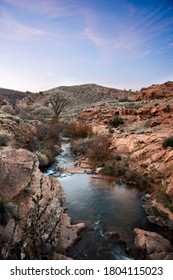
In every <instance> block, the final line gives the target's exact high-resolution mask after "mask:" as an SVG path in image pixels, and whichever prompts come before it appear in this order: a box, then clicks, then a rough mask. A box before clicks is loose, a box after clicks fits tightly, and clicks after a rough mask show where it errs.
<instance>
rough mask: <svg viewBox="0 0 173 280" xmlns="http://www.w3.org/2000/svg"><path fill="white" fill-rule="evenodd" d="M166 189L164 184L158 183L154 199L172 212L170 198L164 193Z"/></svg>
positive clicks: (172, 206) (172, 204)
mask: <svg viewBox="0 0 173 280" xmlns="http://www.w3.org/2000/svg"><path fill="white" fill-rule="evenodd" d="M166 189H167V187H166V186H163V185H159V186H158V189H157V194H156V199H157V201H159V202H161V203H162V204H163V205H164V206H165V207H167V208H168V209H169V210H170V211H172V212H173V202H172V198H171V197H170V196H169V195H167V194H166Z"/></svg>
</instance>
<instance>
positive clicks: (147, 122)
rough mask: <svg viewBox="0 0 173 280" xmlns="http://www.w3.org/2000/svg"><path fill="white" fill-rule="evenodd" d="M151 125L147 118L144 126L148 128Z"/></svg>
mask: <svg viewBox="0 0 173 280" xmlns="http://www.w3.org/2000/svg"><path fill="white" fill-rule="evenodd" d="M150 125H151V120H150V119H147V120H146V121H145V123H144V128H149V127H150Z"/></svg>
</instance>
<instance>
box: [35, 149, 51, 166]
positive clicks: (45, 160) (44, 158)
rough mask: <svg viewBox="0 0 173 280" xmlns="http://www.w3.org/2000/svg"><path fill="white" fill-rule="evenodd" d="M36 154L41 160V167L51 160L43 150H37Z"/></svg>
mask: <svg viewBox="0 0 173 280" xmlns="http://www.w3.org/2000/svg"><path fill="white" fill-rule="evenodd" d="M36 155H37V157H38V160H39V167H40V168H43V167H46V166H48V164H49V160H48V158H47V156H46V155H45V154H42V153H41V152H36Z"/></svg>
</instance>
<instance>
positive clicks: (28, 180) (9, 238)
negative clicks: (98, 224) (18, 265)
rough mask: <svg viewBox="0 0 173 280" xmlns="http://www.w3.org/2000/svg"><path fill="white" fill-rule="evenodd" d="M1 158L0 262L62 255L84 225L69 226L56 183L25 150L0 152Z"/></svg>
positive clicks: (63, 203)
mask: <svg viewBox="0 0 173 280" xmlns="http://www.w3.org/2000/svg"><path fill="white" fill-rule="evenodd" d="M0 158H1V160H0V172H1V177H0V209H1V213H0V224H1V225H0V236H1V239H0V241H1V242H0V255H1V258H2V259H44V258H46V259H47V258H50V259H51V258H55V256H54V254H55V253H59V252H61V253H62V252H63V253H65V251H66V249H67V248H69V247H70V246H72V244H74V242H75V241H76V239H77V238H78V232H79V231H80V230H81V229H82V228H84V226H85V225H84V224H77V225H71V220H70V218H69V217H68V216H67V215H66V214H65V213H64V211H65V194H64V192H63V190H62V188H61V186H60V184H59V182H58V180H57V179H56V178H54V177H51V176H50V177H48V176H45V175H43V174H42V172H41V171H40V170H39V168H38V165H39V162H38V158H37V157H36V155H34V154H33V153H31V152H29V151H28V150H25V149H12V148H0ZM56 256H58V255H56ZM60 257H61V256H60Z"/></svg>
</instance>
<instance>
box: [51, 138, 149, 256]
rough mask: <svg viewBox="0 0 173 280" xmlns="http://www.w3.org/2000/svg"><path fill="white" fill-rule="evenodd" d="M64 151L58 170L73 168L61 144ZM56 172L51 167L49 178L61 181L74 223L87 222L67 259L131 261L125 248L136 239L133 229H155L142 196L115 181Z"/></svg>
mask: <svg viewBox="0 0 173 280" xmlns="http://www.w3.org/2000/svg"><path fill="white" fill-rule="evenodd" d="M62 150H63V151H62V152H61V153H60V154H59V155H58V156H57V157H56V161H57V163H58V167H70V166H73V165H74V160H75V157H74V155H73V154H72V153H71V150H70V144H69V143H62ZM56 169H57V166H56V165H54V166H51V167H50V168H49V169H48V170H47V171H46V174H52V173H54V175H55V176H57V177H58V180H59V181H60V183H61V186H62V187H63V189H64V191H65V193H66V203H67V212H68V214H69V216H70V217H71V218H72V223H78V222H84V223H85V224H86V226H87V227H86V230H84V231H83V232H82V234H81V239H80V240H79V241H78V242H77V244H76V245H74V246H73V247H72V248H71V249H70V250H69V252H68V255H69V256H71V257H72V258H73V259H131V257H130V256H129V255H128V254H127V252H126V244H127V243H128V244H130V243H131V242H132V241H133V239H134V233H133V229H134V228H136V227H139V228H143V229H147V230H153V227H154V226H152V224H150V223H149V222H148V220H147V218H146V214H145V211H144V209H143V207H142V199H141V196H142V194H141V193H139V191H137V190H136V189H135V188H132V187H128V186H127V185H125V184H117V183H116V182H115V181H114V180H112V179H109V180H108V179H106V180H105V179H104V180H103V179H96V178H92V175H91V174H73V175H71V174H68V173H60V172H58V171H56ZM112 233H113V234H112ZM116 233H117V234H116ZM110 236H113V237H112V238H110ZM124 241H125V242H124Z"/></svg>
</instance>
